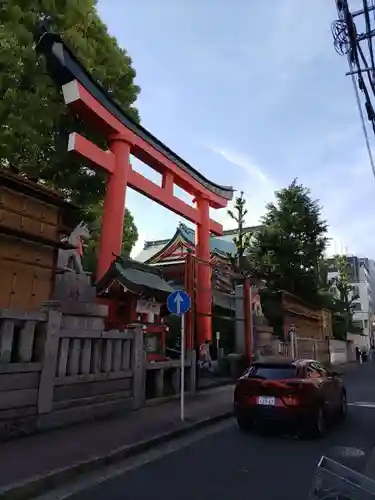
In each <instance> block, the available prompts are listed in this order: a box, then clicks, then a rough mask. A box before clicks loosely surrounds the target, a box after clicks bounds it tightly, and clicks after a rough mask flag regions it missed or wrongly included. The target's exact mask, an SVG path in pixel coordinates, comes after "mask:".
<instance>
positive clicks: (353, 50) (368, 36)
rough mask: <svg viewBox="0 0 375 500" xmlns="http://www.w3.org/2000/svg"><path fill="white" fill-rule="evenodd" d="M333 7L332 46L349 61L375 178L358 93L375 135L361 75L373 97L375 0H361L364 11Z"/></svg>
mask: <svg viewBox="0 0 375 500" xmlns="http://www.w3.org/2000/svg"><path fill="white" fill-rule="evenodd" d="M336 7H337V12H338V20H336V21H334V22H333V23H332V25H331V31H332V36H333V44H334V47H335V50H336V52H337V53H338V54H340V55H346V56H347V58H348V62H349V72H348V73H346V74H347V75H350V76H351V79H352V83H353V87H354V93H355V97H356V102H357V107H358V111H359V115H360V119H361V124H362V129H363V134H364V137H365V142H366V148H367V152H368V156H369V160H370V165H371V170H372V175H373V177H374V179H375V164H374V159H373V156H372V151H371V145H370V140H369V136H368V132H367V127H366V121H365V115H364V111H363V108H362V103H361V94H360V92H361V93H362V94H363V96H364V107H365V110H366V113H367V119H368V121H370V122H371V125H372V130H373V132H374V134H375V111H374V107H373V105H372V102H371V96H370V92H369V91H368V88H367V85H366V82H365V78H364V75H366V79H367V80H368V85H369V87H370V88H371V90H372V93H373V94H374V95H375V56H374V48H373V43H372V39H373V37H374V36H375V0H370V5H369V3H368V0H363V9H361V10H358V11H355V12H350V10H349V5H348V0H336ZM370 14H372V16H371V15H370ZM361 16H363V19H364V24H365V31H364V32H363V33H358V30H357V26H356V24H355V22H354V18H361ZM366 42H367V43H366ZM363 43H365V44H366V46H367V50H368V55H369V59H370V60H369V61H367V58H366V54H365V51H364V50H363V48H362V46H361V44H363Z"/></svg>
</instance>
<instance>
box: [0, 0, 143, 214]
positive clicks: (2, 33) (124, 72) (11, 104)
mask: <svg viewBox="0 0 375 500" xmlns="http://www.w3.org/2000/svg"><path fill="white" fill-rule="evenodd" d="M44 18H48V19H50V20H51V27H52V29H53V30H55V31H56V32H57V33H59V34H61V35H62V37H63V39H64V41H66V43H67V44H68V45H69V46H70V47H71V48H72V50H73V51H74V52H75V53H76V54H77V56H78V57H79V59H80V60H81V61H82V62H83V64H84V65H85V66H86V68H87V69H88V70H89V71H90V72H92V74H93V75H94V77H95V78H97V80H98V81H99V82H100V83H101V84H102V85H103V86H104V87H105V88H106V89H107V90H108V91H109V92H110V93H111V95H112V96H113V97H114V99H116V100H117V101H118V103H119V104H120V105H121V106H122V107H123V109H124V110H125V111H126V112H128V113H129V114H130V115H131V116H132V117H133V118H134V119H135V120H138V119H139V117H138V112H137V110H136V109H135V108H134V107H133V104H134V102H135V100H136V98H137V95H138V93H139V87H137V86H136V85H135V84H134V78H135V71H134V69H133V68H132V65H131V59H130V58H129V56H128V55H127V53H126V51H125V50H123V49H121V48H120V47H119V46H118V44H117V42H116V40H115V38H113V37H111V36H110V35H109V34H108V32H107V28H106V26H105V24H104V23H103V22H102V21H101V19H100V18H99V16H98V14H97V11H96V1H94V0H64V1H62V0H27V1H26V0H7V2H3V3H2V6H1V7H0V165H1V166H3V167H8V168H11V169H13V170H15V171H18V172H19V173H21V174H23V175H26V176H27V177H28V178H30V179H35V180H39V181H43V182H44V183H45V184H47V185H48V186H51V187H53V188H55V189H59V190H60V191H62V192H63V193H64V194H65V195H66V197H67V199H69V200H71V201H72V202H74V203H76V204H77V205H79V206H80V207H85V206H88V205H95V204H96V203H98V202H99V201H100V200H101V199H102V198H103V193H104V179H105V175H104V174H103V173H101V172H97V171H95V172H93V171H92V170H91V169H90V168H87V166H86V164H85V163H84V162H83V161H82V160H80V159H77V158H73V157H72V156H71V155H68V153H67V140H68V134H69V133H70V132H73V131H76V132H80V133H82V134H83V135H85V136H87V137H89V138H90V139H92V140H93V141H94V142H96V143H97V144H99V145H101V146H104V144H103V139H102V137H101V136H100V135H98V134H97V133H93V132H91V131H90V130H89V127H88V124H87V123H82V122H81V121H80V120H78V119H77V118H74V117H73V116H72V115H71V114H70V112H69V110H68V109H67V108H66V107H65V105H64V102H63V99H62V95H61V89H59V88H57V87H56V85H55V84H54V82H53V81H52V80H51V78H50V76H49V74H48V73H47V71H46V67H45V61H44V58H43V56H42V55H38V54H37V53H36V51H35V44H34V42H33V35H34V32H35V27H36V25H37V23H38V22H39V21H40V20H41V19H44Z"/></svg>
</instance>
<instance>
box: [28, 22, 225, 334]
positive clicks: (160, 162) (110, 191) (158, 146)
mask: <svg viewBox="0 0 375 500" xmlns="http://www.w3.org/2000/svg"><path fill="white" fill-rule="evenodd" d="M37 50H38V51H41V52H43V54H44V55H45V57H46V60H47V67H48V70H49V72H50V74H51V76H52V77H53V79H54V80H55V81H56V82H57V83H58V84H59V85H60V86H61V88H62V91H63V95H64V100H65V103H66V104H67V106H69V108H70V109H71V110H72V112H73V113H75V114H77V115H79V116H80V117H81V118H83V119H85V120H86V121H87V122H88V123H89V124H90V125H91V126H92V127H93V128H94V129H95V130H97V131H99V132H101V133H102V134H103V137H104V138H105V139H106V141H107V143H108V144H109V150H107V151H104V150H103V149H101V148H99V147H98V146H96V145H95V144H93V143H92V142H90V141H88V140H87V139H85V138H84V137H83V136H82V135H79V134H77V133H72V134H70V136H69V142H68V150H69V151H72V152H75V153H76V154H79V155H81V156H83V157H85V158H87V159H88V160H89V161H90V162H91V163H92V164H93V165H94V166H96V167H99V168H101V169H104V170H105V171H106V172H107V174H108V177H107V189H106V195H105V200H104V212H103V218H102V229H101V236H100V245H99V254H98V269H97V279H100V278H101V277H102V276H103V275H104V274H105V272H106V271H107V270H108V268H109V267H110V265H111V263H112V261H113V260H114V255H119V254H120V253H121V245H122V230H123V223H124V211H125V195H126V188H127V186H129V187H131V188H133V189H135V190H136V191H138V192H139V193H142V194H144V195H145V196H147V197H148V198H150V199H152V200H154V201H156V202H157V203H159V204H160V205H163V206H164V207H166V208H168V209H169V210H171V211H173V212H174V213H176V214H179V215H181V216H182V217H184V218H186V219H188V220H189V221H191V222H193V223H195V224H196V225H197V231H196V234H197V242H196V255H197V257H198V258H199V259H201V260H202V261H205V262H209V261H210V233H213V234H216V235H221V234H222V233H223V228H222V226H221V225H220V224H218V223H217V222H216V221H214V220H212V219H210V216H209V208H210V207H213V208H224V207H226V206H227V203H228V201H229V200H231V199H232V198H233V192H234V190H233V188H232V187H225V186H219V185H217V184H215V183H213V182H210V181H209V180H208V179H206V178H205V177H204V176H203V175H202V174H201V173H200V172H198V171H197V170H195V169H194V168H193V167H191V166H190V165H189V164H188V163H187V162H185V161H184V160H183V159H182V158H180V157H179V156H178V155H177V154H176V153H174V152H173V151H171V150H170V149H169V148H168V147H167V146H165V145H164V144H163V143H162V142H161V141H159V140H158V139H157V138H156V137H154V136H153V135H152V134H151V133H150V132H149V131H148V130H146V129H145V128H144V127H142V126H141V125H139V124H137V123H136V122H135V121H134V120H132V119H131V118H130V117H129V116H128V115H126V113H125V112H124V111H123V110H122V109H121V108H120V106H119V105H118V104H117V103H116V102H115V101H114V100H113V99H112V98H111V97H110V96H109V94H108V93H107V92H106V91H105V90H104V88H103V87H102V86H101V85H100V84H99V83H98V82H96V81H95V80H94V78H93V77H92V76H91V75H90V73H89V72H88V71H87V70H86V69H85V68H84V66H83V65H82V64H81V63H80V62H79V61H78V59H77V58H76V57H75V56H74V54H73V53H72V52H71V51H70V49H69V48H68V47H67V46H66V45H65V43H64V42H63V41H62V39H61V38H60V37H59V36H58V35H56V34H53V33H49V32H46V31H45V30H43V32H41V33H40V37H39V40H38V43H37ZM130 154H132V155H134V156H135V157H136V158H138V159H139V160H141V161H143V162H144V163H146V164H147V165H149V166H150V167H151V168H153V169H154V170H155V171H157V172H159V173H160V174H161V175H162V185H161V186H158V185H157V184H155V183H154V182H152V181H151V180H149V179H147V178H145V177H144V176H143V175H141V174H139V173H138V172H136V171H134V170H133V169H132V167H131V164H130V161H129V156H130ZM174 184H176V185H177V186H179V187H180V188H182V189H183V190H185V191H186V192H188V193H189V194H191V195H192V196H193V197H194V198H195V205H196V206H195V207H192V206H190V205H188V204H187V203H185V202H184V201H183V200H181V199H179V198H177V197H176V196H174V194H173V186H174ZM198 279H199V281H200V284H201V285H202V288H203V289H204V290H206V291H205V292H203V291H202V292H200V293H199V294H198V295H199V296H197V297H196V304H197V313H198V316H197V330H198V341H199V342H202V341H203V340H205V339H209V340H211V338H212V324H211V317H210V314H211V297H212V294H211V293H210V291H209V289H210V287H211V272H210V266H208V265H202V266H200V270H199V276H198Z"/></svg>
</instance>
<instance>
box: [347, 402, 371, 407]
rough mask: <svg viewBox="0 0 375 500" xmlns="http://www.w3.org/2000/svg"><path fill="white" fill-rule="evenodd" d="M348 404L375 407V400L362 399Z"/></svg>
mask: <svg viewBox="0 0 375 500" xmlns="http://www.w3.org/2000/svg"><path fill="white" fill-rule="evenodd" d="M348 406H357V407H361V408H375V402H372V401H360V402H357V403H348Z"/></svg>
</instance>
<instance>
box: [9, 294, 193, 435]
mask: <svg viewBox="0 0 375 500" xmlns="http://www.w3.org/2000/svg"><path fill="white" fill-rule="evenodd" d="M85 306H86V307H85V308H84V310H82V304H75V305H74V304H73V305H72V304H71V305H69V307H67V305H62V304H60V303H57V304H54V305H53V304H52V305H50V306H49V307H47V308H46V309H45V310H43V311H42V312H40V313H38V314H22V313H21V314H19V313H15V312H13V311H4V310H3V311H0V438H1V437H8V436H9V435H13V434H19V433H20V432H21V433H22V432H33V431H35V430H37V429H39V428H51V427H56V426H61V425H65V424H68V423H72V422H77V421H80V420H84V419H86V418H93V417H97V416H100V415H104V414H108V413H113V412H115V411H119V410H134V409H138V408H140V407H141V406H143V405H144V404H147V403H148V401H152V402H154V401H160V400H163V399H165V398H166V397H173V396H176V395H177V394H178V391H179V373H180V364H179V362H178V361H176V360H173V361H166V362H164V363H147V362H146V355H145V351H144V345H143V330H142V328H141V326H140V325H134V327H129V328H128V329H127V330H126V331H118V330H105V329H104V320H105V316H106V307H104V306H98V305H96V304H91V305H89V304H86V305H85ZM103 308H104V309H103ZM185 366H186V370H187V377H186V378H187V381H188V382H187V387H186V390H187V391H194V390H195V380H194V374H195V361H194V355H193V353H188V355H187V359H186V361H185Z"/></svg>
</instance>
